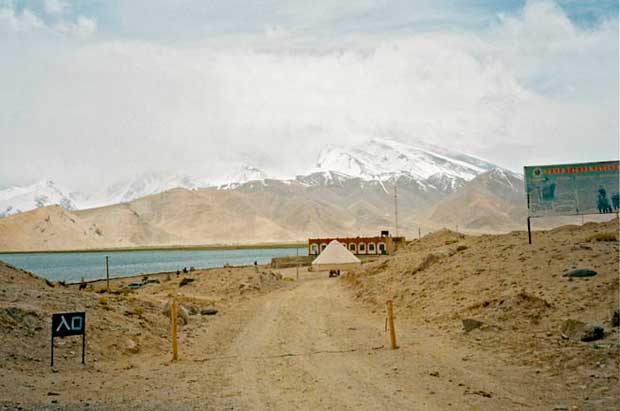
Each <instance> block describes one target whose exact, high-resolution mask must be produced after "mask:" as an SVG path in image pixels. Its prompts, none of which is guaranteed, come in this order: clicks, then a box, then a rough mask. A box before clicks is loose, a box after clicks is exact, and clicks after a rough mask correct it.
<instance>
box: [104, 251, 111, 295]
mask: <svg viewBox="0 0 620 411" xmlns="http://www.w3.org/2000/svg"><path fill="white" fill-rule="evenodd" d="M109 259H110V257H108V256H107V255H106V256H105V278H106V288H107V289H108V292H110V262H109Z"/></svg>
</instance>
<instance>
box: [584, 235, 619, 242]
mask: <svg viewBox="0 0 620 411" xmlns="http://www.w3.org/2000/svg"><path fill="white" fill-rule="evenodd" d="M586 241H587V242H588V243H591V242H592V241H618V239H617V238H616V234H615V233H597V234H593V235H591V236H590V237H588V238H586Z"/></svg>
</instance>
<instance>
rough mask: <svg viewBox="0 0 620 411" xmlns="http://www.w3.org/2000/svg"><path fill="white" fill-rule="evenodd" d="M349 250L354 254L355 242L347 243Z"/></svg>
mask: <svg viewBox="0 0 620 411" xmlns="http://www.w3.org/2000/svg"><path fill="white" fill-rule="evenodd" d="M349 250H351V252H352V253H353V254H355V253H356V252H357V250H356V248H355V243H351V244H349Z"/></svg>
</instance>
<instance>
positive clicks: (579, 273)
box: [562, 268, 598, 278]
mask: <svg viewBox="0 0 620 411" xmlns="http://www.w3.org/2000/svg"><path fill="white" fill-rule="evenodd" d="M596 274H598V273H597V272H596V271H594V270H590V269H587V268H578V269H576V270H571V271H568V272H566V273H564V274H563V275H562V276H563V277H568V278H581V277H594V276H595V275H596Z"/></svg>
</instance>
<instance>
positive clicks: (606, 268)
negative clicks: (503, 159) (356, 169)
mask: <svg viewBox="0 0 620 411" xmlns="http://www.w3.org/2000/svg"><path fill="white" fill-rule="evenodd" d="M575 269H590V270H593V271H595V272H596V273H597V274H596V275H595V276H593V277H574V278H571V277H568V276H565V274H566V273H567V272H570V271H572V270H575ZM619 276H620V273H619V249H618V220H617V219H615V220H613V221H609V222H605V223H587V224H585V225H583V226H565V227H560V228H557V229H554V230H551V231H547V232H536V233H534V241H533V244H532V245H529V244H528V241H527V233H526V232H512V233H510V234H506V235H482V236H464V235H462V234H458V233H454V232H451V231H448V230H443V231H439V232H436V233H434V234H431V235H428V236H426V237H423V238H422V239H421V240H419V241H418V240H415V241H413V242H411V243H410V244H409V245H408V246H407V247H406V248H405V249H403V250H400V251H399V252H398V253H397V254H396V255H394V256H392V257H390V258H388V259H385V260H383V261H381V262H375V263H370V264H367V265H364V266H363V268H361V269H359V270H358V271H357V272H354V273H351V274H349V275H348V276H347V279H346V280H347V281H348V284H350V286H351V287H353V289H354V292H355V293H356V297H357V298H358V299H359V300H360V301H362V302H364V303H366V304H370V306H371V307H372V306H376V307H382V306H383V304H384V302H385V300H387V299H393V300H394V304H395V307H396V311H397V313H398V314H397V315H398V316H399V317H400V318H401V319H403V320H404V319H407V320H410V321H413V323H414V324H418V325H419V326H420V327H424V328H431V329H432V330H434V332H435V333H437V334H438V335H443V336H446V337H448V338H450V339H452V340H455V341H459V343H460V344H463V345H464V346H468V347H470V348H472V349H474V350H477V351H479V352H480V355H485V353H487V355H488V354H493V355H497V356H500V357H502V358H505V360H506V361H507V362H508V363H511V364H513V365H517V366H521V367H526V368H529V369H535V371H536V375H537V379H538V381H539V383H540V384H544V386H545V387H546V391H547V394H545V395H548V396H549V397H548V399H551V400H554V401H557V403H559V404H560V403H565V404H575V405H576V406H577V407H578V409H606V410H607V409H608V410H612V409H616V407H617V405H618V403H619V401H620V388H619V387H620V384H618V376H619V375H620V367H619V366H620V364H619V361H620V333H619V332H618V330H619V328H618V327H617V326H614V325H613V324H612V313H613V310H617V309H618V300H619V296H620V294H619ZM468 319H470V320H474V321H467V326H468V327H469V326H471V327H472V328H475V329H474V330H472V331H470V332H466V331H465V330H464V323H463V320H468ZM582 323H583V324H586V325H595V326H600V327H602V328H603V330H604V335H602V338H601V339H597V340H596V341H592V342H584V341H581V338H580V337H581V336H582V335H581V334H578V333H572V331H573V330H572V328H575V327H573V326H572V325H571V324H577V328H579V327H581V326H582V325H583V324H582ZM478 326H479V328H476V327H478ZM464 360H465V359H464ZM472 361H475V360H472ZM531 395H532V396H533V397H536V396H538V395H541V394H540V393H539V392H538V391H536V390H535V389H534V388H532V394H531ZM541 398H543V397H541Z"/></svg>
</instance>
